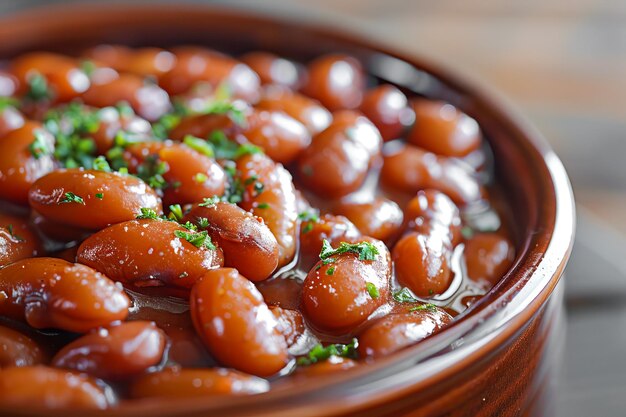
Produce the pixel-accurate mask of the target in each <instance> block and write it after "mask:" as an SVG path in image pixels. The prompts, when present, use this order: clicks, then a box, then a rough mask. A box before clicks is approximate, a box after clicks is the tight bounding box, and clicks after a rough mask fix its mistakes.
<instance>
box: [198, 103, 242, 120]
mask: <svg viewBox="0 0 626 417" xmlns="http://www.w3.org/2000/svg"><path fill="white" fill-rule="evenodd" d="M201 113H202V114H225V115H227V116H228V117H229V118H230V119H231V120H232V121H233V122H235V123H236V124H238V125H240V126H243V125H245V124H246V114H245V112H244V109H242V108H241V106H239V105H238V104H237V103H235V102H230V101H225V100H216V101H213V102H211V103H209V104H208V105H207V107H206V108H205V109H204V110H203V111H201Z"/></svg>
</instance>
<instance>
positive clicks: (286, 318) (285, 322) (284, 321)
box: [270, 306, 305, 347]
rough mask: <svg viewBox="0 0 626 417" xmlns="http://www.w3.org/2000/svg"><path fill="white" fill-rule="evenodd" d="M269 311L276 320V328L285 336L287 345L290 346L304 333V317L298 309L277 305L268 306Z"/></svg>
mask: <svg viewBox="0 0 626 417" xmlns="http://www.w3.org/2000/svg"><path fill="white" fill-rule="evenodd" d="M270 311H271V312H272V314H274V317H276V320H277V321H278V330H279V331H280V332H281V333H282V335H283V336H284V337H285V341H286V342H287V346H289V347H291V346H293V345H294V344H296V342H298V340H299V339H300V338H301V337H302V335H303V334H304V330H305V326H304V318H303V317H302V314H300V312H299V311H298V310H288V309H285V308H281V307H278V306H272V307H270Z"/></svg>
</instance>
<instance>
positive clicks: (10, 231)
mask: <svg viewBox="0 0 626 417" xmlns="http://www.w3.org/2000/svg"><path fill="white" fill-rule="evenodd" d="M7 230H8V231H9V234H10V235H11V237H12V238H13V239H14V240H15V241H17V242H24V238H22V237H20V236H18V235H16V234H15V232H14V231H13V225H12V224H9V225H8V226H7Z"/></svg>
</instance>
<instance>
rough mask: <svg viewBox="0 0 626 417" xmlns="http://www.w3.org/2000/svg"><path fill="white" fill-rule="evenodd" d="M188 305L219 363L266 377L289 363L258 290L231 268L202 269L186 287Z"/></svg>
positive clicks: (280, 336)
mask: <svg viewBox="0 0 626 417" xmlns="http://www.w3.org/2000/svg"><path fill="white" fill-rule="evenodd" d="M190 308H191V318H192V319H193V323H194V326H195V328H196V331H197V332H198V334H199V335H200V338H201V339H202V340H203V341H204V344H205V345H206V347H207V349H208V350H209V351H210V352H211V354H212V355H213V356H214V357H215V358H217V360H218V361H219V362H220V363H222V364H223V365H225V366H229V367H232V368H235V369H237V370H240V371H243V372H247V373H250V374H253V375H258V376H269V375H273V374H275V373H277V372H278V371H280V370H281V369H282V368H284V367H285V366H286V365H287V363H288V362H289V354H288V353H287V343H286V342H285V338H284V337H283V335H282V334H281V333H280V330H279V329H278V322H277V321H276V319H275V317H274V315H273V314H272V313H271V312H270V310H269V308H268V307H267V305H266V304H265V302H263V297H262V296H261V293H259V291H258V290H257V289H256V288H255V287H254V285H253V284H252V283H251V282H250V281H248V280H247V279H245V278H244V277H243V276H241V275H240V274H239V273H238V272H237V270H236V269H231V268H221V269H216V270H213V271H209V272H207V273H206V274H205V276H204V278H203V279H202V280H201V281H199V282H198V283H197V284H196V285H195V286H194V287H193V289H192V291H191V297H190Z"/></svg>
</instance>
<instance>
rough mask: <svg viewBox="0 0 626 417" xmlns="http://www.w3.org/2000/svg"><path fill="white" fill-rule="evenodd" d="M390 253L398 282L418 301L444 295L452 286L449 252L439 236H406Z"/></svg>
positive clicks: (444, 240) (445, 240)
mask: <svg viewBox="0 0 626 417" xmlns="http://www.w3.org/2000/svg"><path fill="white" fill-rule="evenodd" d="M391 253H392V259H393V261H394V265H395V271H396V276H397V278H398V282H399V283H400V284H401V285H403V286H405V287H408V288H409V289H410V290H411V291H413V292H414V293H415V294H417V295H418V296H420V297H430V296H433V295H436V294H443V293H444V292H445V291H446V290H447V289H448V287H449V286H450V284H451V283H452V279H453V278H454V273H453V272H452V270H451V269H450V257H451V249H450V247H449V243H448V241H447V239H446V238H445V237H443V236H442V235H440V234H436V233H433V234H421V233H414V232H413V233H408V234H407V235H405V236H404V237H403V238H402V239H400V240H399V241H398V243H396V245H395V246H394V248H393V250H392V252H391Z"/></svg>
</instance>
